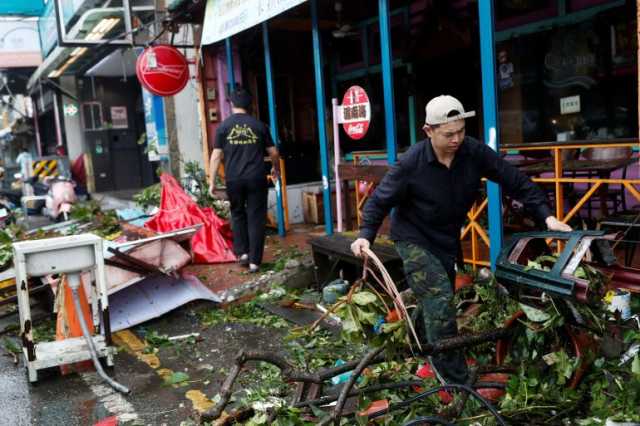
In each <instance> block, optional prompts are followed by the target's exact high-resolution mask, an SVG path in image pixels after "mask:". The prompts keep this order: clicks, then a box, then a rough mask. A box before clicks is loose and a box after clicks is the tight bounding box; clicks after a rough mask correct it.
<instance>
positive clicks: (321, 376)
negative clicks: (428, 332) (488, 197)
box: [200, 328, 512, 424]
mask: <svg viewBox="0 0 640 426" xmlns="http://www.w3.org/2000/svg"><path fill="white" fill-rule="evenodd" d="M508 334H509V330H507V329H505V328H497V329H494V330H489V331H486V332H483V333H479V334H473V335H463V336H456V337H451V338H449V339H443V340H439V341H437V342H436V343H433V344H423V345H422V354H423V355H431V354H434V353H438V352H445V351H448V350H451V349H459V348H463V347H467V346H474V345H477V344H481V343H485V342H488V341H492V340H497V339H501V338H504V337H506V336H507V335H508ZM383 349H384V346H381V347H379V348H376V349H374V350H372V351H370V352H369V353H368V354H367V355H366V356H365V357H364V358H362V359H360V360H354V361H349V362H346V363H344V364H342V365H339V366H337V367H332V368H327V369H325V370H320V371H318V372H315V373H308V372H303V371H300V370H298V369H296V367H295V366H293V365H292V364H290V363H289V361H287V360H286V359H285V358H284V357H282V356H281V355H278V354H275V353H271V352H262V351H244V350H241V351H240V352H239V353H238V355H237V356H236V358H235V364H234V366H233V367H232V369H231V372H230V373H229V375H228V376H227V378H226V379H225V381H224V383H223V384H222V387H221V388H220V400H219V401H218V403H217V404H216V405H215V406H214V407H212V408H210V409H209V410H207V411H206V412H204V413H202V414H201V415H200V418H201V420H203V421H212V420H216V419H218V418H219V417H220V415H221V414H222V411H223V410H224V408H225V407H226V406H227V404H228V403H229V399H230V398H231V394H232V390H233V384H234V383H235V381H236V379H237V377H238V375H239V374H240V371H241V370H242V368H243V366H244V364H245V363H247V362H249V361H263V362H267V363H269V364H273V365H275V366H276V367H278V368H279V369H280V374H281V375H282V378H283V380H284V381H285V382H303V383H315V384H322V383H323V382H324V381H325V380H328V379H330V378H332V377H335V376H337V375H339V374H342V373H346V372H347V371H351V370H354V369H355V370H354V371H353V373H352V374H351V376H350V377H349V381H348V382H347V384H346V385H345V387H344V388H343V390H342V392H341V393H340V395H339V396H338V404H337V405H336V409H335V410H334V412H333V415H332V416H331V417H330V419H329V420H328V422H329V423H330V422H331V421H338V419H339V417H340V416H339V415H340V414H341V413H342V408H343V407H344V403H345V401H346V398H347V397H348V396H351V395H350V392H351V388H352V387H353V383H354V382H355V380H356V379H357V378H358V376H359V375H360V374H361V373H362V370H364V368H365V367H367V366H368V365H372V364H377V363H380V362H383V361H385V356H384V354H383V353H382V351H383ZM489 371H512V369H510V368H509V367H501V366H497V367H494V366H492V367H491V368H490V369H489ZM479 372H483V370H482V369H481V370H479ZM326 424H328V423H326Z"/></svg>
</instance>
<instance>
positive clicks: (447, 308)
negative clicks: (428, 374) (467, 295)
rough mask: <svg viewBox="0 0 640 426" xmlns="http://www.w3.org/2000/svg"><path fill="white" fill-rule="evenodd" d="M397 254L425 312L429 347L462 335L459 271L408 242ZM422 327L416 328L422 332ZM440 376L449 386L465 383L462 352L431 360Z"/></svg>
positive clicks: (399, 244)
mask: <svg viewBox="0 0 640 426" xmlns="http://www.w3.org/2000/svg"><path fill="white" fill-rule="evenodd" d="M395 246H396V250H397V251H398V254H399V255H400V257H401V258H402V261H403V266H404V272H405V275H406V276H407V281H408V283H409V287H411V290H413V294H414V295H415V296H416V299H417V300H418V305H419V308H421V311H422V320H423V324H424V330H423V331H424V335H423V336H419V337H421V339H422V340H426V341H427V342H428V343H433V342H436V341H438V340H440V339H444V338H448V337H454V336H456V335H457V334H458V326H457V324H456V308H455V306H454V305H453V284H452V280H453V279H454V278H455V271H454V267H453V260H452V261H451V264H447V265H443V262H441V261H440V259H438V258H437V257H436V256H434V255H433V254H432V253H431V252H429V251H428V250H426V249H424V248H422V247H420V246H417V245H415V244H412V243H408V242H406V241H396V244H395ZM420 325H421V324H416V328H417V329H420V328H421V327H420ZM431 363H432V365H433V367H434V368H435V370H436V372H437V374H439V375H440V376H441V377H442V379H444V380H445V381H446V382H449V383H465V382H466V379H467V365H466V362H465V356H464V352H463V351H462V350H453V351H448V352H445V353H442V354H437V355H434V356H432V357H431Z"/></svg>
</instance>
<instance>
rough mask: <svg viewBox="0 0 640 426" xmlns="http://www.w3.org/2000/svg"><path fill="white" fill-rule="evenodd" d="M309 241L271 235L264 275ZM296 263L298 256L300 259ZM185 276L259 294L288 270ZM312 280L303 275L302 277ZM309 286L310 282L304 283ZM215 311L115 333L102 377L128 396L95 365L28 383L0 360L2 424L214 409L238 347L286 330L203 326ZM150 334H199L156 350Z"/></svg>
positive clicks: (18, 369) (274, 342)
mask: <svg viewBox="0 0 640 426" xmlns="http://www.w3.org/2000/svg"><path fill="white" fill-rule="evenodd" d="M309 236H310V235H309V234H308V232H307V231H306V230H297V231H294V232H290V233H289V234H288V236H287V237H286V238H285V239H280V238H279V237H277V236H270V237H269V238H268V241H267V247H266V251H265V270H267V269H269V268H270V267H273V266H275V265H276V264H277V263H278V261H279V260H281V259H285V258H286V256H287V255H288V254H290V253H291V252H292V251H295V252H298V253H300V254H301V252H303V251H306V250H308V246H307V245H306V240H307V239H308V237H309ZM300 254H299V256H300ZM305 257H308V256H305ZM307 260H308V259H307ZM298 261H302V258H301V257H298ZM302 263H304V262H302ZM280 266H282V265H280ZM307 269H308V268H307ZM185 271H186V272H190V273H193V274H196V275H197V276H198V277H199V278H200V279H201V280H202V281H203V282H204V283H205V284H206V285H207V286H208V287H209V288H210V289H212V290H213V291H216V292H221V291H223V292H224V291H228V290H229V289H233V288H234V287H237V286H241V285H246V284H251V283H252V280H253V281H255V280H258V281H260V282H261V284H260V285H261V288H263V289H264V288H265V285H266V286H269V285H270V284H271V283H273V282H276V281H277V282H278V283H283V282H284V281H283V280H282V274H283V273H284V272H287V271H284V272H276V273H267V274H256V275H261V277H259V278H258V277H256V275H248V274H246V272H245V271H244V270H243V269H242V268H241V267H239V266H238V265H236V264H222V265H189V266H188V267H187V268H185ZM289 272H291V271H289ZM290 275H291V274H290ZM294 275H295V272H294ZM310 277H311V275H310V273H309V271H308V270H307V271H306V275H305V278H304V280H305V281H308V280H309V279H310ZM303 284H304V283H303ZM309 284H311V282H309V283H306V285H309ZM248 288H249V293H251V292H252V291H255V289H253V290H252V288H251V286H249V287H248ZM242 300H246V297H244V298H243V299H242ZM218 309H219V308H218V307H216V305H215V304H213V303H211V302H204V301H200V302H192V303H190V304H187V305H185V306H183V307H181V308H178V309H176V310H174V311H173V312H171V313H169V314H167V315H164V316H162V317H160V318H158V319H155V320H152V321H148V322H145V323H144V324H142V325H140V326H138V327H134V328H133V329H130V330H124V331H122V332H118V333H116V334H114V343H115V344H116V345H117V347H118V353H117V354H116V356H115V367H114V368H113V369H107V373H108V374H109V375H110V376H112V377H113V378H114V379H115V380H117V381H118V382H120V383H122V384H124V385H125V386H127V387H129V388H130V389H131V393H130V394H129V395H121V394H119V393H117V392H115V391H113V390H112V389H111V388H110V387H109V386H108V385H106V384H104V383H102V382H101V380H100V379H99V378H98V377H97V375H96V373H95V372H94V371H93V369H92V368H90V369H88V371H86V372H81V373H71V374H69V375H66V376H62V375H61V374H60V372H59V370H58V369H51V370H48V371H45V372H42V373H40V374H39V378H40V380H39V381H38V382H37V383H36V384H29V383H28V380H27V376H26V371H25V367H24V363H23V362H22V360H20V362H19V365H14V362H13V358H12V357H11V356H9V354H8V353H6V354H5V355H3V356H0V395H2V399H1V400H0V401H1V402H0V410H1V412H2V413H3V415H2V416H0V425H4V424H7V425H52V426H57V425H61V426H63V425H64V426H76V425H78V426H84V425H94V424H96V423H98V422H100V421H102V420H105V419H108V418H109V417H112V416H115V417H117V419H118V423H117V424H119V425H124V424H127V425H180V424H181V422H183V421H185V420H188V419H189V418H190V416H192V415H193V413H194V410H200V411H202V410H204V409H206V408H208V407H209V406H211V405H212V402H211V399H212V398H213V397H214V396H215V394H216V393H217V390H218V389H219V387H220V385H221V384H222V381H223V380H224V377H225V374H226V372H225V368H227V369H228V368H229V366H231V365H232V363H233V359H234V357H235V356H236V355H237V353H238V352H239V351H240V349H242V348H245V349H246V348H249V349H262V350H264V349H267V350H272V351H277V350H278V349H279V348H281V347H283V342H282V336H283V334H284V332H283V331H281V330H278V329H274V328H270V327H260V326H257V325H253V324H247V323H220V324H215V325H211V326H205V325H203V322H202V321H201V319H200V317H201V315H200V314H199V312H202V311H212V310H218ZM149 333H151V334H152V335H168V336H181V335H185V334H190V333H200V337H199V338H198V339H197V340H196V341H194V339H182V340H177V341H175V342H173V343H171V344H169V345H166V346H165V345H160V346H159V347H158V349H157V353H154V351H153V348H152V347H150V346H149V345H147V342H146V341H145V336H147V337H148V336H149ZM4 338H12V339H14V342H16V343H18V341H17V339H16V338H15V336H10V335H8V334H7V335H5V336H1V337H0V340H2V339H4ZM5 352H6V351H5ZM176 373H184V374H186V375H188V378H187V379H186V380H184V381H182V382H180V383H178V384H174V385H171V384H166V383H165V382H166V380H171V379H172V377H177V376H176ZM183 377H184V376H183ZM3 418H4V420H3Z"/></svg>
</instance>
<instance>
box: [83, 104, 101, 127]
mask: <svg viewBox="0 0 640 426" xmlns="http://www.w3.org/2000/svg"><path fill="white" fill-rule="evenodd" d="M82 121H83V123H84V130H100V129H102V126H103V121H102V104H100V102H85V103H83V104H82Z"/></svg>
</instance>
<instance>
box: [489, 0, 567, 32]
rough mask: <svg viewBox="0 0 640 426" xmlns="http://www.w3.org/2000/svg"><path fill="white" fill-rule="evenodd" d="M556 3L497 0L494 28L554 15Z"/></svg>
mask: <svg viewBox="0 0 640 426" xmlns="http://www.w3.org/2000/svg"><path fill="white" fill-rule="evenodd" d="M557 3H558V2H557V1H553V0H498V1H496V2H495V7H496V30H497V31H501V30H504V29H507V28H512V27H516V26H520V25H525V24H529V23H532V22H536V21H540V20H542V19H546V18H551V17H554V16H556V15H557V14H558V6H557Z"/></svg>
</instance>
